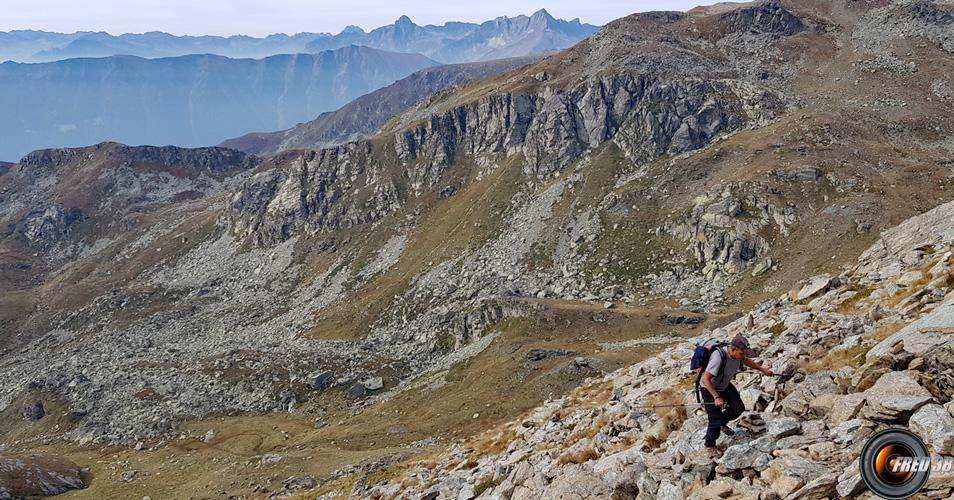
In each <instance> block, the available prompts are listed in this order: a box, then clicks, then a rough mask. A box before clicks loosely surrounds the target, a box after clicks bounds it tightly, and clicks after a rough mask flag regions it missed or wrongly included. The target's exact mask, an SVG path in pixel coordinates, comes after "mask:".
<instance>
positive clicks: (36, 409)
mask: <svg viewBox="0 0 954 500" xmlns="http://www.w3.org/2000/svg"><path fill="white" fill-rule="evenodd" d="M44 416H46V410H45V409H44V408H43V402H42V401H37V402H35V403H33V404H32V405H29V406H27V407H26V408H24V409H23V417H24V418H26V419H27V420H30V421H36V420H40V419H41V418H43V417H44Z"/></svg>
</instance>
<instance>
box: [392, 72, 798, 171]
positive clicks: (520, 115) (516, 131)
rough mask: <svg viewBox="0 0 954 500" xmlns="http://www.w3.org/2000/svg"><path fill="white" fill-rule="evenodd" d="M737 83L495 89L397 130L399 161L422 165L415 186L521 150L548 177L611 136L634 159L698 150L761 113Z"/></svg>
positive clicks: (624, 81) (768, 106) (644, 81)
mask: <svg viewBox="0 0 954 500" xmlns="http://www.w3.org/2000/svg"><path fill="white" fill-rule="evenodd" d="M740 90H741V89H740V88H737V87H735V86H733V85H731V84H729V83H725V82H720V81H711V80H677V81H665V80H657V79H654V78H652V77H646V76H636V75H628V74H620V75H613V76H606V77H602V78H595V79H588V80H586V81H584V82H583V83H581V84H579V85H576V86H574V87H571V88H569V89H566V90H556V89H543V90H542V91H540V92H538V93H535V94H529V95H514V94H505V95H494V96H489V97H486V98H483V99H481V100H479V101H477V102H475V103H472V104H469V105H465V106H461V107H457V108H455V109H453V110H451V111H448V112H445V113H443V114H441V115H437V116H433V117H431V118H430V119H429V120H428V121H427V123H426V124H424V125H420V126H418V127H415V128H413V129H411V130H408V131H406V132H403V133H401V134H400V135H399V137H398V143H397V152H398V155H399V157H400V158H402V159H404V160H406V161H420V160H423V162H424V163H425V164H426V168H424V169H423V170H421V171H420V172H419V173H418V174H417V175H412V176H411V179H412V182H414V183H415V185H419V186H420V185H428V184H430V183H433V182H434V180H435V179H436V178H437V176H438V175H439V174H440V173H441V171H442V169H443V168H444V167H446V166H448V165H450V164H452V163H453V162H454V161H455V160H456V159H459V158H462V157H481V156H488V155H499V154H508V155H509V154H515V153H522V154H523V155H524V157H525V158H526V163H525V167H524V170H525V173H526V174H527V175H529V176H537V177H545V176H547V175H550V174H552V173H554V172H557V171H559V170H561V169H563V168H565V167H566V166H568V165H570V164H572V163H574V162H575V161H576V160H577V159H578V158H579V157H580V156H581V155H582V154H583V152H584V151H586V150H587V149H589V148H591V147H594V146H597V145H600V144H602V143H604V142H606V141H609V140H613V141H615V142H616V143H617V144H619V145H620V147H621V148H622V149H623V151H625V152H626V155H627V156H628V157H630V158H631V159H632V160H633V161H634V162H637V163H639V162H644V161H647V160H650V159H653V158H656V157H658V156H660V155H662V154H667V153H668V154H678V153H682V152H685V151H691V150H693V149H698V148H700V147H702V146H703V145H705V144H707V143H708V142H709V141H711V140H712V139H713V138H714V137H716V136H717V135H719V134H722V133H728V132H731V131H733V130H737V129H738V128H740V127H742V126H744V125H747V124H750V123H752V122H756V121H759V120H760V119H762V118H764V117H763V116H760V114H759V113H758V112H756V111H755V110H748V109H746V103H745V102H744V101H745V99H744V96H743V92H741V91H740ZM746 90H750V91H751V90H752V89H746ZM773 97H774V98H773ZM758 107H759V109H758V110H757V111H761V112H765V113H767V114H768V115H769V116H771V115H773V114H774V113H776V112H779V111H781V110H782V104H781V100H780V99H779V98H778V97H777V96H768V98H767V99H764V100H762V101H761V102H760V103H759V105H758Z"/></svg>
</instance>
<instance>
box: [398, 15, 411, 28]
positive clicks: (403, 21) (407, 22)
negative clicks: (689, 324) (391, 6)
mask: <svg viewBox="0 0 954 500" xmlns="http://www.w3.org/2000/svg"><path fill="white" fill-rule="evenodd" d="M394 25H395V26H414V21H411V18H410V17H407V16H401V17H399V18H398V20H397V21H394Z"/></svg>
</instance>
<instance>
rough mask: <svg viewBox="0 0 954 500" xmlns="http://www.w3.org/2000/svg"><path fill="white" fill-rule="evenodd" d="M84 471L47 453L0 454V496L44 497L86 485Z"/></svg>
mask: <svg viewBox="0 0 954 500" xmlns="http://www.w3.org/2000/svg"><path fill="white" fill-rule="evenodd" d="M88 485H89V484H88V480H87V478H86V477H85V473H84V470H83V469H82V468H80V467H79V466H78V465H76V464H75V463H73V462H70V461H69V460H66V459H63V458H59V457H54V456H51V455H37V454H24V455H12V454H10V455H8V454H0V496H3V494H7V495H8V496H13V497H44V496H52V495H59V494H60V493H65V492H67V491H69V490H76V489H83V488H86V487H87V486H88Z"/></svg>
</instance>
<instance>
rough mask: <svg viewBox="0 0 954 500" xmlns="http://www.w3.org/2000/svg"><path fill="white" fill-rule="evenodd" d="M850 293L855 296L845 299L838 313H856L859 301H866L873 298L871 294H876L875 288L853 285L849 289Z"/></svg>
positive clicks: (839, 306)
mask: <svg viewBox="0 0 954 500" xmlns="http://www.w3.org/2000/svg"><path fill="white" fill-rule="evenodd" d="M847 289H848V290H849V291H853V292H855V294H854V295H852V296H851V297H848V298H847V299H845V301H844V302H842V303H841V304H839V305H838V308H837V309H836V311H838V312H840V313H842V314H844V313H849V312H854V311H855V310H856V306H857V304H858V302H859V301H861V300H864V299H866V298H868V297H870V296H871V293H872V292H874V288H871V287H869V286H864V285H859V284H853V285H851V286H849V287H848V288H847Z"/></svg>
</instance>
